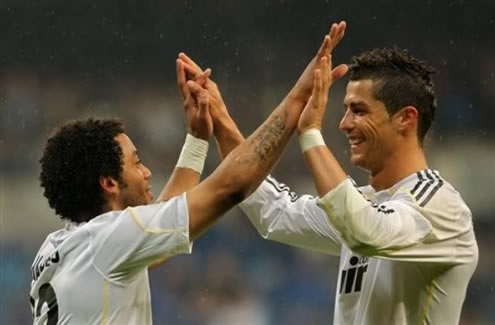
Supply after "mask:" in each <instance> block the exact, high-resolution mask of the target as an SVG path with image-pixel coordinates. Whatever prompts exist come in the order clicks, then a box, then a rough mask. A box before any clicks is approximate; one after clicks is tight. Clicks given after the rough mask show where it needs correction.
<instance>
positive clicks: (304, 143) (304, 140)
mask: <svg viewBox="0 0 495 325" xmlns="http://www.w3.org/2000/svg"><path fill="white" fill-rule="evenodd" d="M299 145H300V146H301V150H302V152H306V151H308V150H309V149H311V148H313V147H317V146H324V145H325V140H323V136H322V135H321V132H320V130H318V129H309V130H307V131H305V132H304V133H303V134H301V135H300V136H299Z"/></svg>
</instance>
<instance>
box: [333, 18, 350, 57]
mask: <svg viewBox="0 0 495 325" xmlns="http://www.w3.org/2000/svg"><path fill="white" fill-rule="evenodd" d="M346 27H347V23H346V22H345V21H341V22H340V23H338V24H335V23H334V24H332V28H331V29H330V33H329V35H330V44H329V49H330V53H331V52H332V51H333V50H334V48H335V47H336V46H337V44H339V42H340V41H341V40H342V38H343V37H344V33H345V29H346Z"/></svg>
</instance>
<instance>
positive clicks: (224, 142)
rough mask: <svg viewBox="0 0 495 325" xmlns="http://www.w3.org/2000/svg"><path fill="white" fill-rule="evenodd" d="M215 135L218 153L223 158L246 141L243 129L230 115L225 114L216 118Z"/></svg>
mask: <svg viewBox="0 0 495 325" xmlns="http://www.w3.org/2000/svg"><path fill="white" fill-rule="evenodd" d="M214 135H215V140H216V144H217V149H218V153H219V155H220V158H221V159H222V160H223V159H224V158H225V157H227V155H228V154H229V153H230V152H231V151H232V150H234V149H235V148H236V147H237V146H239V145H240V144H241V143H243V142H244V137H243V136H242V133H241V131H240V130H239V128H238V127H237V125H236V124H235V122H234V121H233V120H232V118H231V117H230V116H223V117H221V118H218V119H217V120H215V130H214Z"/></svg>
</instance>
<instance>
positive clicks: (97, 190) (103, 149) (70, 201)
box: [40, 118, 125, 222]
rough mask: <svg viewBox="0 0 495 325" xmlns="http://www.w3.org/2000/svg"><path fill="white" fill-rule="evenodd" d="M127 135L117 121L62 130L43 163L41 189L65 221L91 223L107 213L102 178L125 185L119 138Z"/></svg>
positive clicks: (76, 124) (67, 126)
mask: <svg viewBox="0 0 495 325" xmlns="http://www.w3.org/2000/svg"><path fill="white" fill-rule="evenodd" d="M121 133H125V130H124V126H123V123H122V121H120V120H117V119H94V118H88V119H85V120H77V121H71V122H68V123H66V124H64V125H62V126H61V127H59V128H58V129H57V130H56V131H55V133H54V134H53V135H52V136H51V137H50V138H49V139H48V141H47V143H46V146H45V149H44V151H43V156H42V157H41V159H40V164H41V173H40V181H41V187H43V188H44V195H45V197H46V198H47V199H48V203H49V204H50V207H52V208H53V209H55V212H56V214H58V215H60V217H61V218H62V219H68V220H71V221H74V222H84V221H88V220H90V219H92V218H94V217H96V216H97V215H99V214H101V213H103V212H104V209H105V204H106V202H105V198H104V196H103V192H102V190H101V187H100V185H99V179H100V176H110V177H114V178H115V179H116V180H118V181H121V175H122V165H123V160H122V159H123V153H122V149H121V148H120V145H119V143H118V142H117V141H116V140H115V137H116V136H118V135H119V134H121Z"/></svg>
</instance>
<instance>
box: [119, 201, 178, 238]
mask: <svg viewBox="0 0 495 325" xmlns="http://www.w3.org/2000/svg"><path fill="white" fill-rule="evenodd" d="M127 210H129V212H130V213H131V216H132V217H133V218H134V221H136V223H137V225H138V226H139V228H141V230H142V231H144V232H150V233H158V234H163V233H167V232H181V231H187V229H186V228H183V227H182V228H175V229H161V228H146V227H145V225H144V224H143V222H142V221H141V219H140V218H139V216H138V215H137V213H136V211H134V209H132V208H130V207H129V208H127Z"/></svg>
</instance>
